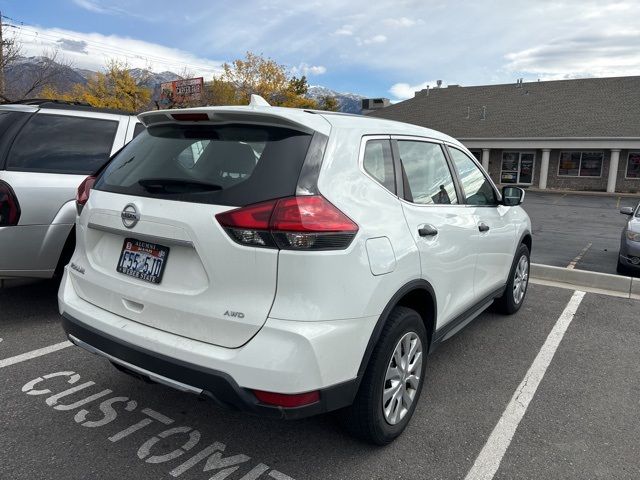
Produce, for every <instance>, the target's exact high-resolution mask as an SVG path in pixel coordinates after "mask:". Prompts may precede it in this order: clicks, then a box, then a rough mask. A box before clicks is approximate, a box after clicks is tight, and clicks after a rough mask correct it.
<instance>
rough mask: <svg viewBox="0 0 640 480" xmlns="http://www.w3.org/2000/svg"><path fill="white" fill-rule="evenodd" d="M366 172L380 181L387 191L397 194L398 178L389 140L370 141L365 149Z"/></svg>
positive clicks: (364, 162) (364, 163) (364, 164)
mask: <svg viewBox="0 0 640 480" xmlns="http://www.w3.org/2000/svg"><path fill="white" fill-rule="evenodd" d="M364 148H365V149H364V159H363V166H364V169H365V171H366V172H367V173H368V174H369V175H371V176H372V177H373V178H375V179H376V180H378V182H380V183H381V184H382V185H383V186H384V187H385V188H386V189H387V190H389V191H391V192H393V193H395V192H396V177H395V173H394V171H393V157H392V156H391V143H390V142H389V140H369V141H368V142H367V143H366V145H365V147H364Z"/></svg>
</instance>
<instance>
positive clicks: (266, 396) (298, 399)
mask: <svg viewBox="0 0 640 480" xmlns="http://www.w3.org/2000/svg"><path fill="white" fill-rule="evenodd" d="M253 393H254V395H255V396H256V398H257V399H258V400H259V401H260V403H264V404H266V405H275V406H278V407H285V408H295V407H302V406H303V405H311V404H312V403H316V402H319V401H320V392H318V391H315V392H307V393H294V394H288V393H273V392H263V391H261V390H254V391H253Z"/></svg>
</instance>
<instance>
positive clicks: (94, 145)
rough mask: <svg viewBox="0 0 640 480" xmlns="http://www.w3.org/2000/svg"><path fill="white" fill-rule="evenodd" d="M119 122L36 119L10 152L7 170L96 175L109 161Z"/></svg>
mask: <svg viewBox="0 0 640 480" xmlns="http://www.w3.org/2000/svg"><path fill="white" fill-rule="evenodd" d="M117 129H118V122H115V121H111V120H98V119H95V118H86V117H67V116H62V115H45V114H38V115H34V116H33V117H32V118H31V120H29V122H28V123H27V124H26V125H25V126H24V128H23V129H22V130H21V131H20V133H19V134H18V136H17V137H16V140H15V141H14V143H13V146H12V147H11V151H10V152H9V159H8V162H7V168H8V169H9V170H19V171H27V172H50V173H72V174H79V175H88V174H91V173H94V172H96V171H97V170H98V169H99V168H100V167H102V165H104V163H105V162H106V161H107V160H108V159H109V154H110V153H111V147H112V146H113V138H114V137H115V135H116V130H117Z"/></svg>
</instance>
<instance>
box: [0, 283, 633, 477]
mask: <svg viewBox="0 0 640 480" xmlns="http://www.w3.org/2000/svg"><path fill="white" fill-rule="evenodd" d="M55 292H56V285H55V284H53V283H52V282H46V283H40V284H35V285H31V286H27V287H21V288H19V289H4V290H0V337H2V339H3V340H2V342H0V405H1V406H2V410H1V411H0V425H2V427H1V429H2V430H1V431H2V434H1V435H0V451H1V452H2V462H1V464H0V477H1V478H7V479H33V478H39V479H40V478H42V479H45V478H46V479H56V480H57V479H60V480H62V479H65V480H67V479H87V478H92V479H93V478H100V479H103V478H104V479H115V478H158V479H159V478H180V479H208V478H212V479H216V480H222V479H229V480H234V479H235V480H240V479H243V480H250V479H258V478H265V479H266V478H275V479H280V480H282V479H289V478H295V479H298V480H300V479H312V478H323V479H324V478H326V479H346V478H349V479H352V478H353V479H370V478H376V479H378V478H403V479H425V478H429V479H462V478H465V477H466V478H468V479H469V480H471V479H474V478H491V476H487V475H484V476H482V475H481V474H478V473H477V470H473V468H475V467H473V466H474V464H475V463H477V462H476V459H477V458H478V457H479V455H480V456H482V455H484V457H482V458H484V459H485V460H488V462H489V463H490V464H493V465H494V466H495V467H496V468H497V471H496V472H495V476H494V477H493V478H498V479H520V478H522V479H524V478H527V479H538V478H539V479H549V478H579V479H584V478H602V479H605V478H606V479H611V478H616V479H626V478H628V479H637V478H640V460H638V459H640V443H638V441H637V439H638V438H640V417H639V416H638V411H640V410H639V407H640V349H638V344H640V322H639V319H640V318H639V317H640V315H639V312H640V302H638V301H634V300H623V299H619V298H613V297H605V296H599V295H596V294H591V293H587V294H586V295H585V296H584V298H583V299H582V301H581V303H579V305H578V307H577V311H576V313H575V316H573V317H572V318H573V320H572V321H571V323H570V324H568V328H567V330H566V333H565V335H564V337H563V338H562V337H561V338H562V340H561V342H560V344H559V347H558V348H557V350H556V351H555V356H553V354H552V356H551V357H549V355H548V352H547V353H546V354H543V353H540V354H539V352H540V351H541V349H542V350H544V351H545V352H546V350H545V349H546V348H547V347H548V343H549V340H548V337H549V338H550V339H551V338H552V337H553V338H556V337H555V336H554V335H555V334H552V335H549V334H550V332H552V329H553V331H554V332H556V330H557V328H558V327H557V325H556V323H558V324H560V323H561V320H559V319H562V318H564V319H565V320H564V321H566V314H564V315H563V311H564V310H565V308H569V307H568V306H567V305H568V304H570V303H571V302H573V300H572V295H573V296H574V297H575V295H574V292H573V291H571V290H562V289H555V288H551V287H543V286H538V285H531V287H530V291H529V297H528V299H527V302H526V303H525V305H524V307H523V309H522V310H521V311H520V312H519V313H518V314H517V315H515V316H513V317H504V316H500V315H497V314H494V313H492V312H487V313H485V314H483V315H482V316H481V317H479V318H478V319H477V320H476V321H475V322H473V324H472V325H470V326H469V327H468V328H467V329H465V330H463V331H462V332H461V333H460V334H458V335H456V336H454V337H453V338H452V339H451V340H449V341H448V342H447V343H445V344H444V345H442V346H441V347H440V348H439V349H438V350H437V351H436V352H435V353H434V354H433V355H431V356H430V357H429V361H428V364H427V365H428V367H427V372H428V373H427V383H426V385H425V390H424V391H423V396H422V398H421V400H420V403H419V405H418V409H417V411H416V414H415V416H414V418H413V420H412V423H411V425H410V426H409V428H408V429H407V431H406V432H405V434H404V435H403V436H402V437H400V438H399V439H398V440H397V441H396V442H395V443H393V444H391V445H389V446H388V447H385V448H377V447H372V446H369V445H365V444H362V443H360V442H358V441H356V440H353V439H352V438H350V437H349V436H347V435H346V434H344V432H343V431H342V430H341V428H340V427H339V425H338V424H337V422H336V419H335V416H334V415H325V416H321V417H316V418H310V419H306V420H302V421H295V422H284V421H275V420H266V419H262V418H256V417H251V416H247V415H244V414H239V413H234V412H228V411H224V410H220V409H218V408H216V407H214V406H213V405H211V404H210V403H207V402H206V401H201V400H199V399H197V398H196V397H195V396H192V395H189V394H184V393H180V392H177V391H173V390H171V389H168V388H166V387H163V386H160V385H153V384H146V383H143V382H141V381H138V380H136V379H134V378H131V377H129V376H127V375H124V374H122V373H119V372H118V371H116V370H115V369H114V368H113V367H111V366H110V365H109V363H108V362H107V361H106V360H104V359H101V358H99V357H96V356H93V355H91V354H89V353H86V352H85V351H83V350H81V349H79V348H77V347H65V348H62V349H60V350H56V351H53V352H52V353H48V354H44V355H41V356H37V357H34V358H29V357H31V356H32V355H24V354H25V353H28V352H32V351H34V350H36V349H41V348H43V347H47V346H51V345H57V344H59V343H60V342H64V341H65V337H64V335H63V332H62V330H61V328H60V325H59V319H58V316H57V309H56V307H57V306H56V299H55ZM554 325H556V327H555V328H554ZM62 346H64V345H62ZM18 355H22V356H20V357H16V356H18ZM9 358H10V359H12V360H11V361H8V360H7V359H9ZM545 358H546V359H547V360H549V359H550V364H549V366H548V368H547V369H546V373H545V372H544V371H542V374H543V376H542V377H541V381H540V379H539V378H538V380H537V381H540V383H539V386H538V387H537V389H535V388H533V386H532V385H534V384H535V381H536V380H535V379H536V376H535V375H536V372H537V374H538V375H539V374H540V370H539V368H538V367H534V366H532V365H534V364H535V365H538V362H539V361H540V359H542V361H545ZM532 371H533V374H531V372H532ZM60 372H62V373H60ZM51 374H59V375H57V376H51ZM45 376H49V377H48V378H44V377H45ZM74 376H75V378H74ZM525 377H526V380H524V381H523V379H525ZM37 379H41V381H37ZM34 380H36V382H33V381H34ZM535 385H538V384H535ZM531 388H533V394H532V396H531V397H530V398H529V400H530V403H528V409H526V407H525V410H526V412H522V406H523V405H524V403H526V402H528V401H529V400H525V396H526V392H527V389H531ZM516 390H518V392H519V393H518V394H517V395H514V392H516ZM512 407H513V408H512ZM510 408H512V411H511V413H509V411H510ZM513 409H515V410H513ZM518 411H520V412H521V413H524V416H523V417H522V420H521V422H520V424H519V427H518V428H517V430H515V434H514V435H512V437H511V438H510V439H509V438H507V439H508V442H507V443H506V444H504V441H505V434H504V432H501V430H500V428H502V427H504V426H505V425H506V426H507V427H508V426H509V425H510V424H512V423H513V418H514V417H513V415H515V414H517V412H518ZM514 412H516V413H515V414H514ZM510 422H511V423H510ZM496 425H498V427H496ZM499 425H502V427H499ZM494 427H495V428H496V430H495V431H494ZM496 431H497V434H496ZM492 432H494V433H493V434H492ZM494 437H495V438H494ZM506 437H508V435H506ZM496 439H497V440H496ZM496 441H497V442H498V443H497V444H496ZM500 442H503V447H504V448H505V450H506V451H505V453H504V456H503V457H502V456H501V454H500V453H499V450H500V449H499V448H496V445H498V447H499V444H500ZM481 452H482V453H481ZM500 460H501V462H500ZM496 462H497V463H496ZM470 470H471V473H469V472H470Z"/></svg>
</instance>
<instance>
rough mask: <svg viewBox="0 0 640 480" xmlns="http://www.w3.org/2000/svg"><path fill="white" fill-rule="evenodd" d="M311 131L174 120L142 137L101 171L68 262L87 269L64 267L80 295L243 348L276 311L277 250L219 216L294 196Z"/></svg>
mask: <svg viewBox="0 0 640 480" xmlns="http://www.w3.org/2000/svg"><path fill="white" fill-rule="evenodd" d="M311 138H312V136H311V135H310V134H307V133H301V132H298V131H295V130H292V129H288V128H279V127H270V126H260V125H243V124H226V125H217V126H216V125H214V124H197V125H196V124H192V123H185V124H177V123H176V124H173V125H163V126H155V127H154V126H151V127H149V128H148V129H147V130H146V131H144V132H142V133H140V134H139V135H138V136H137V137H136V138H134V140H133V141H132V142H131V143H130V144H128V145H127V146H126V147H125V148H124V149H123V150H122V151H121V152H120V153H119V154H118V155H117V156H116V157H115V158H114V159H113V160H112V162H111V163H110V165H109V166H108V167H107V168H106V169H105V171H104V172H103V173H102V174H101V176H100V177H99V178H98V180H97V182H96V184H95V188H94V190H92V191H91V195H90V197H89V201H88V203H87V204H86V206H85V207H84V209H83V211H82V215H81V217H80V222H79V234H80V241H79V242H78V244H79V245H78V249H77V250H76V254H75V255H74V259H73V262H74V263H76V264H78V265H80V266H81V268H82V270H84V271H83V272H82V273H80V272H79V271H77V270H69V274H70V275H71V278H72V282H73V284H74V286H75V288H76V291H77V293H78V295H79V296H80V297H82V298H84V299H85V300H87V301H88V302H90V303H92V304H94V305H97V306H98V307H101V308H104V309H105V310H108V311H110V312H112V313H115V314H117V315H120V316H122V317H124V318H127V319H129V320H133V321H136V322H139V323H142V324H145V325H148V326H151V327H154V328H157V329H160V330H164V331H167V332H171V333H174V334H176V335H180V336H184V337H188V338H192V339H196V340H199V341H202V342H206V343H211V344H215V345H220V346H224V347H231V348H235V347H239V346H241V345H243V344H244V343H246V342H247V341H248V340H250V339H251V337H252V336H253V335H255V334H256V333H257V331H258V330H259V329H260V328H261V327H262V325H263V324H264V322H265V321H266V318H267V316H268V314H269V310H270V309H271V305H272V303H273V299H274V296H275V290H276V281H277V266H278V250H277V249H275V248H267V247H268V246H266V245H264V244H261V243H260V232H256V233H255V234H254V235H253V236H252V237H251V238H249V236H250V235H249V234H247V233H246V232H240V231H234V230H233V229H225V228H223V227H222V226H221V225H220V223H219V222H218V221H217V220H216V218H215V216H216V215H217V214H219V213H221V212H226V211H229V210H232V209H234V208H236V207H244V206H247V205H251V204H256V203H260V202H264V201H267V200H271V199H275V198H282V197H287V196H291V195H295V192H296V186H297V182H298V177H299V174H300V169H301V168H302V165H303V162H304V159H305V156H306V152H307V150H308V147H309V144H310V141H311ZM123 212H124V214H123ZM243 242H244V243H243ZM131 252H133V254H132V253H131ZM162 252H164V253H162ZM136 253H138V254H140V255H139V256H136ZM149 253H151V254H152V255H151V257H149ZM159 260H162V262H159ZM160 264H162V265H161V266H159V265H160Z"/></svg>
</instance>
